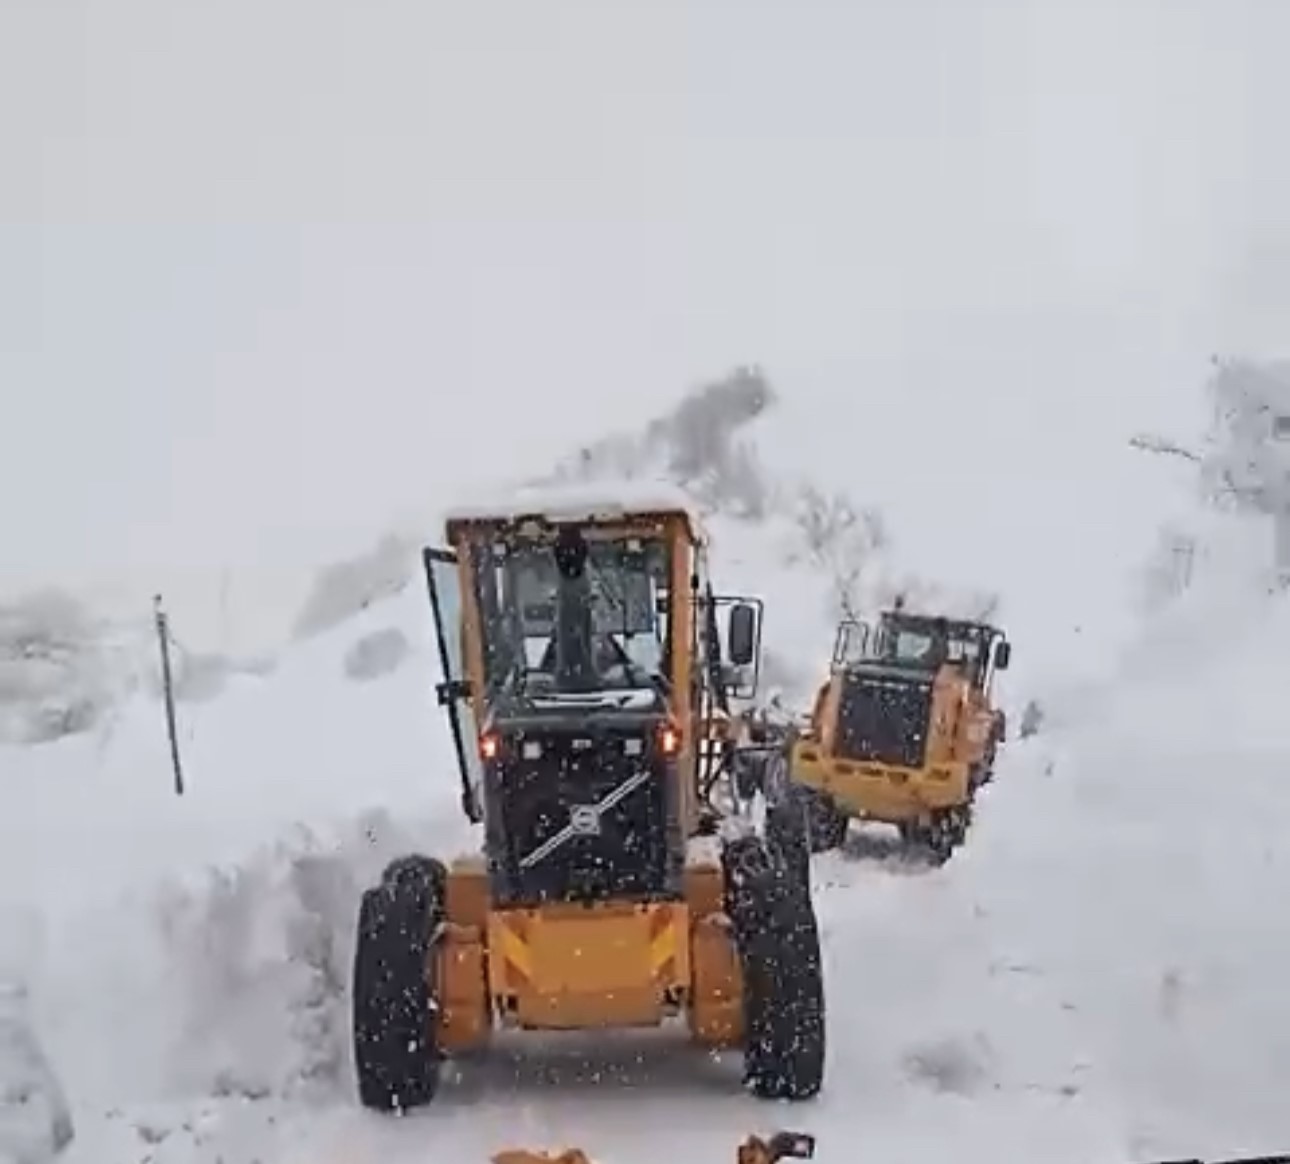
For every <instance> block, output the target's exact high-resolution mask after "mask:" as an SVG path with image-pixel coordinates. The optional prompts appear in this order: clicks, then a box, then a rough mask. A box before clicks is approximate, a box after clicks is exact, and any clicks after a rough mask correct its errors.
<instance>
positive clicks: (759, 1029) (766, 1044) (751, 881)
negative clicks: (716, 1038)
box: [725, 838, 825, 1100]
mask: <svg viewBox="0 0 1290 1164" xmlns="http://www.w3.org/2000/svg"><path fill="white" fill-rule="evenodd" d="M725 863H726V867H727V873H726V878H727V880H726V884H727V907H726V908H727V912H728V913H729V915H730V918H731V921H732V923H733V926H734V932H735V941H736V944H737V945H738V947H739V956H740V963H741V966H742V969H743V996H744V1023H745V1031H746V1034H745V1046H744V1086H745V1087H747V1088H748V1090H749V1091H750V1092H751V1093H752V1094H753V1095H755V1096H757V1097H758V1098H760V1099H791V1100H802V1099H810V1098H811V1097H813V1096H815V1095H817V1094H818V1093H819V1091H820V1088H821V1086H822V1085H823V1082H824V1050H825V1036H824V973H823V965H822V960H821V957H820V935H819V927H818V925H817V924H816V919H815V910H814V907H813V906H812V904H811V900H810V894H809V891H808V892H807V893H806V894H802V893H801V892H800V891H799V890H797V889H795V888H794V884H793V881H794V879H793V877H792V875H791V874H790V873H789V871H788V870H787V869H786V868H785V865H784V862H783V859H782V858H781V857H780V856H779V855H778V854H776V853H775V852H774V850H773V849H772V848H771V847H770V846H769V845H766V844H764V843H763V842H761V841H760V840H758V839H757V838H747V839H744V840H740V841H736V842H734V843H733V844H731V845H730V846H729V847H728V848H727V850H726V853H725Z"/></svg>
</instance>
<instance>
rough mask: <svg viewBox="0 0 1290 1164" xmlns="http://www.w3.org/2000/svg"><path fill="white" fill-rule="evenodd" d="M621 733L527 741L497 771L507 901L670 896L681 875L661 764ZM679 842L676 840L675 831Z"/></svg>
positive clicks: (499, 838)
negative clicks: (631, 749) (630, 750)
mask: <svg viewBox="0 0 1290 1164" xmlns="http://www.w3.org/2000/svg"><path fill="white" fill-rule="evenodd" d="M624 743H625V741H624V740H623V739H622V738H621V737H615V736H607V737H602V738H599V739H590V740H589V739H587V738H586V736H585V735H563V734H554V733H553V734H546V735H543V736H541V737H536V738H535V737H533V736H529V737H527V738H526V740H525V741H524V745H522V746H519V747H517V748H515V749H513V750H512V749H508V752H510V754H509V755H508V756H507V757H505V758H503V759H502V760H501V761H500V762H499V763H498V764H497V767H496V769H495V777H496V783H495V784H494V790H495V794H496V796H497V801H498V806H499V808H500V810H501V811H500V818H501V820H500V824H501V828H500V829H498V830H496V831H495V832H494V836H495V837H496V839H497V848H498V849H499V850H500V852H497V853H496V856H497V857H498V858H500V860H499V861H498V865H500V869H499V870H498V871H499V872H500V873H501V884H500V885H498V886H497V887H496V888H497V889H498V890H500V891H501V895H502V896H503V897H504V898H505V899H506V900H507V902H508V903H509V904H513V905H518V904H540V903H542V902H546V901H598V900H604V899H606V898H611V897H612V898H636V899H649V898H654V897H660V896H671V895H673V894H674V893H675V892H676V890H677V888H678V886H679V879H680V871H681V855H680V853H681V847H680V844H679V840H677V843H676V844H670V843H669V841H670V840H676V839H677V838H675V837H673V835H672V834H673V833H674V832H675V829H674V827H673V826H672V825H671V823H670V821H671V815H672V814H670V813H669V807H670V805H669V798H670V779H669V773H668V770H667V761H666V760H665V759H663V758H662V757H656V756H652V755H651V754H650V750H648V749H644V748H642V749H641V750H640V751H638V752H637V754H634V755H629V754H627V750H626V749H625V747H624ZM678 836H679V834H678Z"/></svg>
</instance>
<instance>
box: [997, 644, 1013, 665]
mask: <svg viewBox="0 0 1290 1164" xmlns="http://www.w3.org/2000/svg"><path fill="white" fill-rule="evenodd" d="M1011 658H1012V644H1011V643H1010V642H1008V640H1007V639H1004V640H1003V642H1001V643H1000V644H999V645H998V646H997V647H996V648H995V652H994V669H995V670H996V671H1006V670H1007V669H1008V661H1009V660H1010V659H1011Z"/></svg>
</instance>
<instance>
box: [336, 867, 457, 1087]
mask: <svg viewBox="0 0 1290 1164" xmlns="http://www.w3.org/2000/svg"><path fill="white" fill-rule="evenodd" d="M446 877H447V872H446V870H445V869H444V867H443V866H442V865H441V864H440V863H439V862H438V861H433V860H430V859H429V858H425V857H405V858H400V859H399V860H397V861H393V862H391V863H390V865H389V866H388V867H387V868H386V871H385V873H384V874H383V876H382V878H381V884H380V886H379V887H377V888H376V889H369V890H368V891H367V892H366V893H364V894H363V899H362V902H361V904H360V906H359V912H358V934H357V939H356V941H355V944H354V976H353V984H352V988H351V989H352V995H351V998H352V1002H351V1006H352V1018H353V1037H354V1070H355V1074H356V1076H357V1080H358V1096H359V1101H360V1102H361V1103H362V1105H363V1106H364V1107H367V1108H371V1109H373V1110H376V1111H385V1112H389V1111H407V1110H410V1109H412V1108H415V1107H421V1106H424V1105H425V1104H427V1103H429V1102H430V1101H431V1100H433V1099H434V1097H435V1094H436V1092H437V1091H438V1088H439V1065H440V1061H441V1055H440V1053H439V1049H438V1048H437V1047H436V1046H435V1043H434V1018H435V1009H436V1007H435V998H434V985H433V982H432V981H431V977H432V974H431V971H430V967H431V966H432V965H433V962H432V959H431V954H432V947H433V941H434V931H435V929H436V928H437V927H438V925H439V923H440V921H441V920H442V917H443V886H444V883H445V880H446Z"/></svg>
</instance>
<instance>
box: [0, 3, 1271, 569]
mask: <svg viewBox="0 0 1290 1164" xmlns="http://www.w3.org/2000/svg"><path fill="white" fill-rule="evenodd" d="M1287 38H1290V5H1287V4H1285V3H1283V2H1282V0H1263V2H1261V3H1260V2H1257V0H1213V2H1201V0H1078V2H1077V0H1054V2H1052V3H1040V2H1038V0H1035V2H1026V0H996V2H993V3H990V2H987V0H883V2H876V0H830V2H824V0H778V2H775V3H771V2H767V0H738V2H735V0H688V2H684V3H683V2H681V0H617V2H613V0H610V2H607V0H543V2H542V3H532V2H531V0H470V3H468V4H462V3H447V2H446V0H364V2H363V3H361V4H360V3H353V2H352V0H221V2H220V3H210V2H203V0H0V401H2V403H3V412H2V414H0V415H2V417H3V425H4V429H3V431H4V438H5V439H4V451H3V456H0V528H2V529H3V531H4V537H3V540H0V575H6V576H8V577H9V578H10V579H11V580H12V579H14V578H30V577H43V578H51V579H59V578H66V577H69V576H73V575H74V574H76V573H78V572H81V571H89V572H94V573H101V572H103V571H106V570H112V569H116V568H120V567H125V566H129V567H130V568H132V570H134V571H136V572H139V571H143V572H145V573H146V572H147V570H149V569H151V568H153V566H154V564H155V566H156V568H157V569H161V568H162V566H163V565H164V566H166V567H167V568H173V567H174V566H175V565H184V566H191V567H193V568H202V569H204V568H206V567H208V566H210V567H223V566H227V565H230V564H238V563H244V562H249V561H252V560H256V559H260V560H264V559H266V558H274V557H278V556H280V557H284V558H293V557H298V556H301V555H310V554H314V553H316V552H326V551H327V550H329V549H330V548H332V547H334V546H337V545H342V544H349V543H352V542H354V541H360V542H361V541H364V540H366V534H367V533H368V532H369V531H378V530H379V529H380V528H382V526H383V525H384V524H386V523H387V522H388V521H389V520H390V518H391V517H392V516H393V515H395V514H396V513H398V512H402V511H406V510H407V509H408V508H409V507H416V506H418V505H420V504H421V502H422V499H426V498H433V497H435V496H437V495H438V494H439V493H441V492H442V490H443V489H445V488H446V487H448V486H449V485H450V484H452V483H453V482H454V481H459V480H460V479H461V478H462V477H463V475H465V476H467V477H470V476H472V475H473V476H474V477H480V476H488V475H490V474H495V473H497V472H499V471H501V472H509V471H513V470H514V469H517V468H523V467H528V466H530V465H531V466H533V467H537V468H542V467H544V466H545V464H546V462H547V461H548V460H549V459H550V457H549V454H548V452H547V451H546V450H548V449H549V450H550V451H553V452H554V451H560V450H563V448H565V447H566V446H567V445H568V444H569V443H571V442H572V441H573V440H576V439H577V438H579V437H583V436H595V435H597V434H599V433H600V432H601V431H603V430H604V429H605V428H606V427H610V426H618V425H623V424H627V423H630V422H631V421H633V420H636V419H639V418H641V417H643V416H645V415H647V414H649V413H650V412H651V411H653V410H654V409H655V407H657V406H658V405H659V404H661V403H666V402H667V401H669V400H671V399H672V398H674V397H675V396H677V395H679V394H680V392H681V391H682V390H683V389H684V387H685V386H686V385H687V384H690V383H692V382H694V381H696V380H698V379H701V378H703V377H705V376H708V375H710V374H714V373H719V372H720V371H722V370H723V369H724V368H726V367H727V366H728V365H730V364H732V363H736V362H744V361H760V362H762V363H763V364H764V365H765V366H766V367H767V369H768V371H769V372H770V373H771V375H772V376H773V377H774V378H775V379H776V380H777V382H778V383H779V384H780V386H781V388H782V389H783V391H784V393H785V395H786V396H788V397H789V400H790V405H791V407H792V408H793V409H795V410H796V413H797V416H798V421H797V422H796V423H795V424H794V425H793V427H792V433H793V436H792V439H793V440H794V441H796V442H797V443H798V445H799V448H800V452H801V459H802V461H803V462H804V463H805V462H813V463H816V464H822V463H824V461H825V458H826V457H827V456H828V455H829V454H831V453H832V454H840V455H841V456H842V457H843V458H844V459H843V460H842V461H841V462H840V463H838V464H836V465H835V466H834V468H833V469H832V470H831V472H832V474H833V475H834V476H835V477H837V478H838V479H840V480H841V481H843V482H844V483H850V484H851V485H852V486H853V487H855V488H856V489H858V490H861V491H862V492H865V493H866V494H867V495H873V496H875V497H876V498H877V499H879V500H881V501H883V503H885V504H888V505H889V506H890V507H892V509H893V511H894V512H893V521H894V524H895V527H896V533H897V536H898V537H904V538H905V539H906V540H907V541H908V543H909V544H910V546H911V547H912V549H911V552H915V551H916V552H917V553H919V554H921V555H922V556H923V557H924V558H927V559H929V560H933V559H935V556H936V552H937V551H936V546H937V544H938V543H939V541H940V539H941V538H942V537H943V536H948V535H947V530H949V529H950V528H951V527H952V526H953V527H956V533H955V536H956V538H957V541H958V542H959V543H961V544H963V545H968V544H971V543H972V542H973V541H974V540H975V541H977V542H981V541H982V540H992V542H993V544H995V545H996V546H998V545H1007V546H1011V547H1012V548H1011V550H1010V552H1009V558H1010V559H1012V558H1014V557H1018V558H1019V560H1020V562H1021V564H1020V565H1018V566H1017V567H1016V568H1017V569H1021V570H1029V571H1030V574H1029V578H1030V581H1029V583H1028V584H1029V585H1031V587H1032V590H1034V591H1036V592H1038V590H1041V589H1042V588H1043V587H1044V586H1046V585H1048V584H1050V583H1052V582H1053V581H1054V579H1056V578H1057V576H1058V574H1059V573H1061V572H1063V571H1069V569H1070V568H1071V567H1072V566H1073V565H1077V564H1078V563H1079V562H1084V563H1085V564H1086V568H1087V563H1088V561H1089V560H1098V559H1107V558H1109V559H1111V560H1113V561H1118V559H1119V558H1123V557H1124V556H1125V555H1127V554H1128V552H1129V548H1130V547H1131V545H1132V544H1133V542H1134V539H1139V540H1140V535H1141V529H1140V528H1136V527H1135V528H1133V529H1132V530H1131V531H1130V532H1120V533H1115V532H1108V531H1109V530H1112V527H1114V526H1115V523H1116V522H1117V520H1118V518H1119V516H1120V515H1121V514H1122V513H1123V511H1124V509H1125V507H1126V504H1127V501H1126V497H1125V493H1126V491H1132V490H1135V489H1137V488H1139V487H1140V485H1141V482H1142V480H1143V479H1144V469H1143V468H1142V467H1141V466H1137V465H1127V464H1126V459H1125V457H1124V456H1123V454H1122V453H1121V452H1120V451H1119V450H1120V448H1121V446H1122V444H1123V439H1124V437H1125V436H1126V435H1127V434H1128V433H1129V432H1131V431H1133V430H1134V429H1135V428H1138V427H1140V426H1141V425H1144V424H1151V423H1153V422H1159V423H1161V424H1162V425H1167V424H1169V423H1170V422H1171V420H1172V418H1173V417H1175V416H1176V417H1177V418H1178V419H1177V421H1176V422H1175V423H1177V424H1178V426H1179V427H1180V428H1181V429H1182V430H1183V431H1184V432H1185V431H1186V430H1187V428H1188V427H1189V426H1190V425H1191V424H1192V423H1193V421H1194V420H1195V419H1196V414H1197V410H1198V398H1197V393H1198V391H1199V387H1200V383H1201V380H1202V379H1203V377H1204V374H1205V364H1204V361H1205V360H1206V359H1207V357H1208V356H1209V355H1210V354H1211V353H1212V352H1215V351H1226V350H1231V349H1234V348H1241V349H1244V350H1247V351H1254V352H1260V351H1267V352H1274V351H1283V350H1284V344H1283V341H1284V340H1285V339H1286V336H1285V328H1286V322H1285V321H1286V320H1287V319H1290V138H1288V137H1287V132H1286V129H1285V111H1286V110H1287V109H1290V79H1288V78H1287V75H1286V74H1285V71H1284V67H1283V66H1284V60H1285V59H1286V48H1287V44H1288V43H1290V42H1288V39H1287ZM807 410H811V411H813V412H815V413H818V414H819V415H822V416H825V417H827V423H826V424H824V425H823V426H822V427H821V428H820V430H819V431H818V432H817V433H815V434H814V435H811V434H810V432H809V430H807V429H806V428H805V427H804V426H803V425H802V423H801V417H802V416H803V415H806V414H807ZM947 464H954V465H958V466H959V467H960V469H959V470H956V471H961V472H963V473H964V474H966V476H965V477H964V478H963V480H965V481H966V482H967V484H968V486H969V487H970V489H971V495H972V497H973V498H974V499H976V500H977V501H979V507H978V513H977V515H976V516H970V517H969V518H968V520H967V526H966V528H962V527H961V522H960V519H959V518H958V517H952V515H950V510H951V509H952V508H953V506H952V505H951V504H950V503H951V502H952V501H953V500H954V499H955V497H956V495H957V496H961V495H962V490H961V489H959V488H953V489H949V490H947V489H945V488H944V487H942V488H941V489H936V488H934V487H933V485H932V484H931V483H932V482H934V481H936V480H937V478H938V475H940V476H941V478H942V479H943V480H944V479H947V478H946V474H947V472H948V470H947V468H946V465H947ZM1154 471H1155V470H1154V469H1151V470H1145V472H1146V473H1147V474H1148V475H1149V474H1150V473H1151V472H1154ZM949 479H953V478H949ZM947 498H948V499H949V500H948V501H947ZM1148 508H1149V507H1148ZM1153 520H1154V517H1153V516H1152V515H1151V513H1149V512H1146V511H1145V510H1144V511H1143V513H1142V514H1140V521H1139V524H1140V526H1141V525H1144V524H1145V525H1149V524H1150V522H1151V521H1153ZM1117 528H1118V527H1117ZM1125 528H1126V529H1127V528H1128V527H1125ZM987 563H988V557H983V558H981V559H980V561H979V563H977V564H978V565H979V566H980V569H978V571H977V573H978V574H980V573H982V572H983V571H984V570H985V567H986V565H987ZM1125 565H1126V566H1127V562H1126V563H1125ZM1010 568H1011V567H1010ZM1100 576H1104V577H1103V581H1102V582H1101V583H1099V584H1101V585H1110V583H1109V582H1107V581H1105V577H1109V575H1108V574H1107V572H1106V571H1105V570H1103V571H1101V575H1100ZM984 580H986V581H991V580H992V579H990V578H988V577H987V578H986V579H984Z"/></svg>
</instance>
